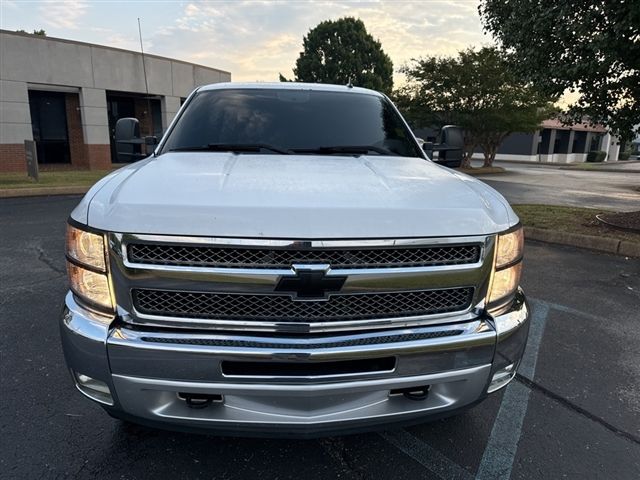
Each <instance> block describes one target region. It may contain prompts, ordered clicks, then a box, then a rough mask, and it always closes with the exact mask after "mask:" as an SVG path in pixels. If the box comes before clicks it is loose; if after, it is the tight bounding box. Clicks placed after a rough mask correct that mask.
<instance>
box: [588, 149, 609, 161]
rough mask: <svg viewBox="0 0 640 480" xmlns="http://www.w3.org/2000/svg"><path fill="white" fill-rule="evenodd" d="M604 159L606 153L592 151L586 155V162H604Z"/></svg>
mask: <svg viewBox="0 0 640 480" xmlns="http://www.w3.org/2000/svg"><path fill="white" fill-rule="evenodd" d="M606 157H607V154H606V152H602V151H599V150H593V151H591V152H589V153H587V162H604V159H605V158H606Z"/></svg>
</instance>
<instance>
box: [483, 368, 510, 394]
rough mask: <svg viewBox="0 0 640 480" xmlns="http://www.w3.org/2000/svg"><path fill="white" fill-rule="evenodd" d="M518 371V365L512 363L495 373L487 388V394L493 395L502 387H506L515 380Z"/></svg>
mask: <svg viewBox="0 0 640 480" xmlns="http://www.w3.org/2000/svg"><path fill="white" fill-rule="evenodd" d="M516 371H517V369H516V364H515V363H512V364H510V365H507V366H506V367H504V368H501V369H500V370H498V371H497V372H496V373H494V374H493V378H492V379H491V383H490V384H489V387H488V388H487V393H493V392H495V391H496V390H500V389H501V388H502V387H506V386H507V384H508V383H509V382H510V381H511V380H513V377H515V376H516Z"/></svg>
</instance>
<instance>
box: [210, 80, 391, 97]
mask: <svg viewBox="0 0 640 480" xmlns="http://www.w3.org/2000/svg"><path fill="white" fill-rule="evenodd" d="M231 88H232V89H261V88H268V89H280V90H317V91H323V92H353V93H360V94H368V95H376V96H378V97H382V96H383V95H382V94H381V93H380V92H377V91H375V90H370V89H368V88H362V87H349V86H347V85H332V84H328V83H302V82H221V83H212V84H209V85H204V86H202V87H200V88H199V89H198V91H200V92H202V91H206V90H224V89H231Z"/></svg>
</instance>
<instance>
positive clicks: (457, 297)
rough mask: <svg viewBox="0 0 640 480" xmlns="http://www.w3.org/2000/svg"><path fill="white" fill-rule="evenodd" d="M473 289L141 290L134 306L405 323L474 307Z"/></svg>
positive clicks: (261, 317) (233, 315) (196, 314)
mask: <svg viewBox="0 0 640 480" xmlns="http://www.w3.org/2000/svg"><path fill="white" fill-rule="evenodd" d="M472 295H473V288H470V287H467V288H450V289H441V290H420V291H409V292H390V293H361V294H347V295H343V294H337V295H331V296H329V298H328V299H327V300H320V301H317V300H293V298H292V297H291V296H289V295H242V294H226V293H208V292H180V291H166V290H147V289H140V290H134V291H133V300H134V306H135V308H136V310H137V311H139V312H141V313H145V314H147V315H159V316H168V317H185V318H209V319H216V320H250V321H261V322H263V321H275V322H294V323H296V322H335V321H347V320H366V319H378V318H406V317H416V316H423V315H434V314H438V313H448V312H459V311H464V310H466V309H467V308H469V306H470V304H471V299H472Z"/></svg>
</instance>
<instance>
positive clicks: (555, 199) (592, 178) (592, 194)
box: [474, 162, 640, 212]
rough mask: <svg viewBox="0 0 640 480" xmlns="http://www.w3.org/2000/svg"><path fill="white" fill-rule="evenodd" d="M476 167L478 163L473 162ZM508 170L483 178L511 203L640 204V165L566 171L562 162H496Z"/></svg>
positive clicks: (627, 208)
mask: <svg viewBox="0 0 640 480" xmlns="http://www.w3.org/2000/svg"><path fill="white" fill-rule="evenodd" d="M474 164H475V165H474V166H479V165H478V164H476V162H474ZM495 165H496V166H499V167H504V168H506V169H507V171H506V172H504V173H501V174H497V175H482V176H480V179H481V180H482V181H483V182H486V183H488V184H489V185H491V186H492V187H493V188H495V189H496V190H498V191H499V192H500V193H502V194H503V195H504V196H505V197H506V199H507V200H509V202H511V203H512V204H523V203H536V204H537V203H545V204H548V205H565V206H570V207H589V208H597V209H603V210H612V211H620V212H631V211H633V210H637V209H638V205H640V190H638V188H639V187H640V164H638V163H629V164H619V165H615V164H614V166H611V167H609V168H611V169H614V168H617V169H618V170H619V171H589V172H586V171H580V170H566V169H563V168H566V167H564V166H563V165H547V164H544V165H540V164H535V163H534V164H530V165H529V164H526V163H522V162H520V163H514V162H496V163H495Z"/></svg>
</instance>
